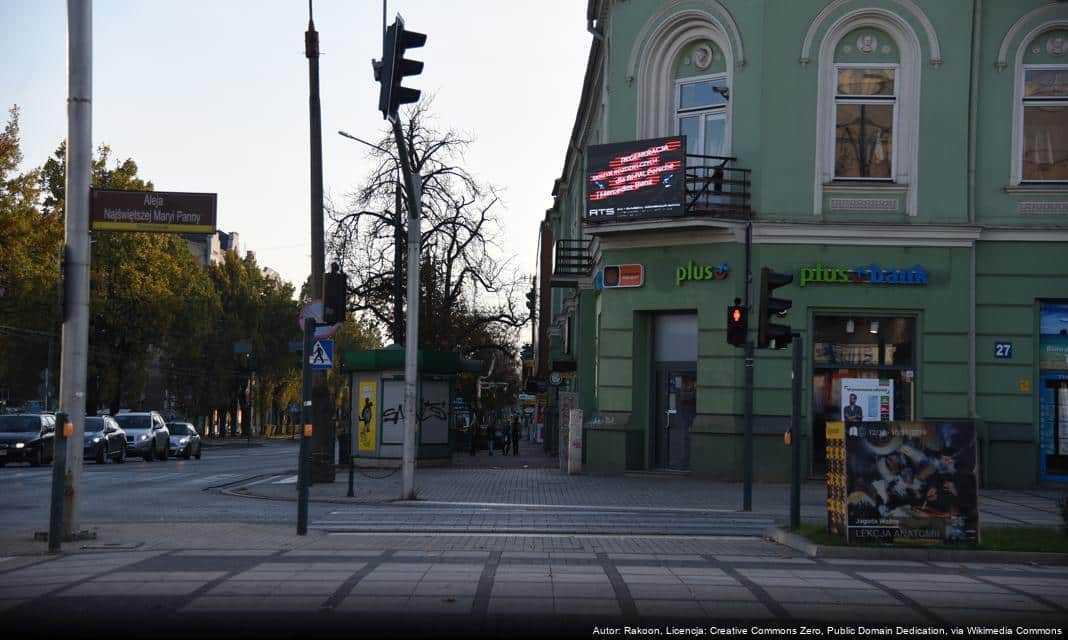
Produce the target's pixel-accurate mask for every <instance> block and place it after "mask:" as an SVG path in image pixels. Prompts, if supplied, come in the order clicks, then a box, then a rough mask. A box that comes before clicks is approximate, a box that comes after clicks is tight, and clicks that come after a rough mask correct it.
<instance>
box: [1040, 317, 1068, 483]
mask: <svg viewBox="0 0 1068 640" xmlns="http://www.w3.org/2000/svg"><path fill="white" fill-rule="evenodd" d="M1038 351H1039V356H1038V367H1039V380H1038V389H1037V392H1038V414H1039V416H1038V421H1039V422H1038V440H1039V447H1040V449H1041V453H1040V454H1039V459H1040V473H1041V475H1042V478H1043V479H1045V480H1058V481H1068V303H1051V302H1044V303H1042V305H1041V308H1040V316H1039V329H1038Z"/></svg>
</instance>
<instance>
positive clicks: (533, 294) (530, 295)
mask: <svg viewBox="0 0 1068 640" xmlns="http://www.w3.org/2000/svg"><path fill="white" fill-rule="evenodd" d="M527 309H528V310H530V315H531V316H533V315H534V312H535V311H537V309H538V292H537V290H536V289H535V288H534V287H531V288H530V291H527Z"/></svg>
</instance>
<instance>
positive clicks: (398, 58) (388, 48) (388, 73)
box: [371, 16, 426, 118]
mask: <svg viewBox="0 0 1068 640" xmlns="http://www.w3.org/2000/svg"><path fill="white" fill-rule="evenodd" d="M425 43H426V34H425V33H416V32H414V31H406V30H405V29H404V19H403V18H401V17H400V16H397V18H396V20H394V21H393V24H392V25H390V26H389V28H387V29H386V35H385V37H384V38H383V39H382V60H381V61H379V62H375V61H372V62H371V64H372V66H373V67H374V70H375V80H377V81H378V82H379V83H380V84H381V87H380V88H379V91H378V110H379V111H381V112H382V117H383V118H388V117H389V116H390V115H391V114H396V113H397V107H398V106H400V105H402V104H408V103H409V102H415V101H417V100H419V95H420V91H419V90H418V89H409V88H407V87H402V86H401V82H402V81H403V80H404V76H417V75H419V74H420V73H422V72H423V63H422V62H420V61H418V60H406V59H405V58H404V52H405V51H406V50H408V49H415V48H416V47H421V46H423V45H424V44H425Z"/></svg>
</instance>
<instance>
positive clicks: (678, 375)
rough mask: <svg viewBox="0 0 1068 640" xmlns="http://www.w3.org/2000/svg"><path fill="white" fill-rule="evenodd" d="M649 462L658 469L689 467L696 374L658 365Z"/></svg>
mask: <svg viewBox="0 0 1068 640" xmlns="http://www.w3.org/2000/svg"><path fill="white" fill-rule="evenodd" d="M656 390H657V393H656V415H655V425H656V426H655V428H654V429H653V461H654V465H655V466H656V467H657V468H660V469H689V468H690V427H691V426H692V425H693V419H694V416H696V415H697V372H696V371H695V370H694V369H692V368H680V367H673V366H659V367H657V371H656Z"/></svg>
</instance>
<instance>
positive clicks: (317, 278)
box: [304, 0, 335, 482]
mask: <svg viewBox="0 0 1068 640" xmlns="http://www.w3.org/2000/svg"><path fill="white" fill-rule="evenodd" d="M304 55H305V56H307V58H308V86H309V91H308V112H309V114H310V117H311V122H310V125H311V126H310V132H311V181H310V182H311V297H312V298H318V299H320V300H321V299H322V295H323V272H324V271H325V270H326V259H325V247H324V244H325V242H324V238H323V124H322V110H321V108H320V104H319V32H318V31H316V30H315V23H314V22H313V21H312V3H311V0H308V30H307V32H305V34H304ZM307 353H308V352H305V359H307ZM329 397H330V394H329V391H328V390H327V388H326V372H325V371H319V370H317V371H314V372H313V374H312V419H311V420H312V425H313V426H314V432H313V435H312V438H311V450H312V465H311V469H312V473H311V481H312V482H333V481H334V439H335V438H334V430H333V429H332V428H329V427H330V407H329Z"/></svg>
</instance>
